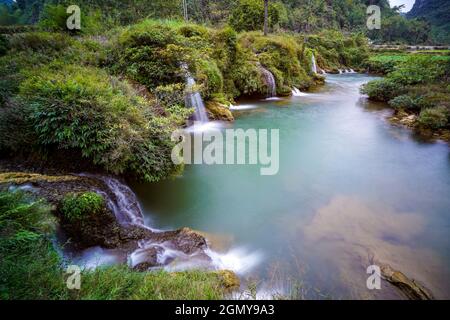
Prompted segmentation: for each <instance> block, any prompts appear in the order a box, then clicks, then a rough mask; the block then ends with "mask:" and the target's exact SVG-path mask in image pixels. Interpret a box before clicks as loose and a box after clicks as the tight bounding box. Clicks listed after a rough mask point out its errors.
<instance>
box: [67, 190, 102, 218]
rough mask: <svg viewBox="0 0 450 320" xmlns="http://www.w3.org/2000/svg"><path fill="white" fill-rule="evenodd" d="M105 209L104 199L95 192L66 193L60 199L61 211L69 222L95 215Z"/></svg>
mask: <svg viewBox="0 0 450 320" xmlns="http://www.w3.org/2000/svg"><path fill="white" fill-rule="evenodd" d="M104 209H105V200H104V199H103V197H102V196H101V195H99V194H97V193H95V192H85V193H81V194H77V193H70V194H67V195H66V196H65V197H64V198H63V199H62V201H61V213H62V214H63V216H64V218H65V219H67V220H68V221H69V222H76V221H82V220H84V219H89V218H90V217H95V216H96V215H98V214H100V213H102V212H103V210H104Z"/></svg>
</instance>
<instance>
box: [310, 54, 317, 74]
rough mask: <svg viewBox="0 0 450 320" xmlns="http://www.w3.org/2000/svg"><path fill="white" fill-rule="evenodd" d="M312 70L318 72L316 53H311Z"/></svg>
mask: <svg viewBox="0 0 450 320" xmlns="http://www.w3.org/2000/svg"><path fill="white" fill-rule="evenodd" d="M311 71H312V73H314V74H317V63H316V57H314V53H313V54H312V55H311Z"/></svg>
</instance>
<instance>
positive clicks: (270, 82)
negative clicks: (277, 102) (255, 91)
mask: <svg viewBox="0 0 450 320" xmlns="http://www.w3.org/2000/svg"><path fill="white" fill-rule="evenodd" d="M259 67H260V69H261V73H262V75H263V77H264V80H265V83H266V85H267V98H272V97H275V96H276V95H277V86H276V82H275V77H274V76H273V74H272V72H270V71H269V70H267V69H266V68H264V67H263V66H259Z"/></svg>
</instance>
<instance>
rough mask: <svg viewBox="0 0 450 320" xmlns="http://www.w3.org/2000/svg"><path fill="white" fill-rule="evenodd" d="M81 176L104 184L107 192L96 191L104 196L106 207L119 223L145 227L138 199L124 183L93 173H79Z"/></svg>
mask: <svg viewBox="0 0 450 320" xmlns="http://www.w3.org/2000/svg"><path fill="white" fill-rule="evenodd" d="M81 176H85V177H89V178H94V179H97V180H100V181H102V182H103V183H104V184H105V185H106V187H107V188H108V190H107V192H105V191H103V190H100V189H98V190H96V191H97V192H98V193H99V194H101V195H102V196H103V197H104V198H105V200H106V204H107V206H108V208H109V209H110V210H111V211H112V213H114V216H115V217H116V219H117V222H118V223H119V224H121V225H130V224H132V225H139V226H142V227H145V226H144V215H143V214H142V210H141V207H140V205H139V201H138V200H137V198H136V195H135V194H134V192H133V191H132V190H131V189H130V188H129V187H128V186H127V185H126V184H124V183H122V182H120V181H119V180H118V179H116V178H112V177H108V176H102V175H93V174H81Z"/></svg>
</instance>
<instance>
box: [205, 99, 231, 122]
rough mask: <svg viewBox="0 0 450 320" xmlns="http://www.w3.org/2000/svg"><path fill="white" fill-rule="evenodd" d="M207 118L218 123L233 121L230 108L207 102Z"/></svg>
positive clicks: (214, 102)
mask: <svg viewBox="0 0 450 320" xmlns="http://www.w3.org/2000/svg"><path fill="white" fill-rule="evenodd" d="M206 110H207V112H208V117H209V119H211V120H218V121H234V117H233V114H232V113H231V111H230V108H229V107H227V106H226V105H223V104H221V103H219V102H216V101H208V102H207V103H206Z"/></svg>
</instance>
